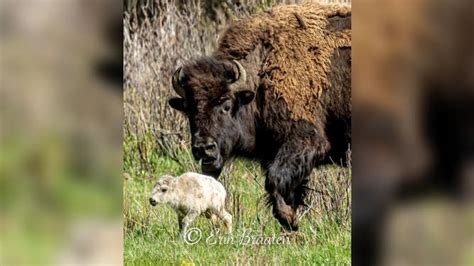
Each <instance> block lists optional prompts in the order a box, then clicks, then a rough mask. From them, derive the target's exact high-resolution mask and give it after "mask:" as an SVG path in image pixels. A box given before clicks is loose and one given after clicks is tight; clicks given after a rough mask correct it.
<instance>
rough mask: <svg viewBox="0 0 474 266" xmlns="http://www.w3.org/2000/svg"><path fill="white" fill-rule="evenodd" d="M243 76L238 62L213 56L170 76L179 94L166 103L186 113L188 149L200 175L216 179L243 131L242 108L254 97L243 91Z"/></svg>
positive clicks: (186, 66)
mask: <svg viewBox="0 0 474 266" xmlns="http://www.w3.org/2000/svg"><path fill="white" fill-rule="evenodd" d="M246 75H247V74H246V71H245V69H244V67H243V66H242V65H241V64H240V63H239V62H237V61H228V60H224V61H223V60H216V59H214V58H204V59H200V60H197V61H195V62H193V63H191V64H188V65H185V66H183V67H181V68H178V70H176V72H175V73H174V75H173V78H172V83H173V89H174V90H175V92H176V93H177V94H178V95H179V96H181V97H179V98H172V99H170V100H169V104H170V106H171V107H172V108H174V109H177V110H179V111H182V112H184V113H185V114H186V115H187V117H188V119H189V125H190V130H191V139H192V152H193V155H194V157H195V159H196V160H200V161H201V168H202V171H203V173H204V174H207V175H211V176H213V177H216V178H217V177H218V176H219V174H220V172H221V170H222V167H223V166H224V163H225V162H226V160H228V159H229V158H230V157H231V155H232V152H233V150H234V148H235V147H236V146H238V145H239V141H240V140H241V139H243V138H244V135H245V134H246V133H245V132H246V130H245V123H248V121H245V120H246V119H245V115H244V111H243V109H244V108H242V107H243V106H245V105H247V104H249V103H250V102H252V100H253V99H254V96H255V93H254V92H253V91H250V90H246V87H247V86H246V84H247V82H246ZM247 120H248V119H247Z"/></svg>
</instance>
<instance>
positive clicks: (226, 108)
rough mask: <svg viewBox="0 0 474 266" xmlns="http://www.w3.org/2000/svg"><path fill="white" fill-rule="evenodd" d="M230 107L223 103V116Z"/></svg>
mask: <svg viewBox="0 0 474 266" xmlns="http://www.w3.org/2000/svg"><path fill="white" fill-rule="evenodd" d="M231 107H232V106H231V105H230V103H225V104H224V106H223V107H222V113H223V114H225V113H228V112H229V111H230V108H231Z"/></svg>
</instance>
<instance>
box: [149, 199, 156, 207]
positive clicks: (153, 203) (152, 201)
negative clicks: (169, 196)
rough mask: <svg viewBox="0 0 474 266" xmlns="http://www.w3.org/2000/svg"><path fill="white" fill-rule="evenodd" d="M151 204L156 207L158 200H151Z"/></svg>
mask: <svg viewBox="0 0 474 266" xmlns="http://www.w3.org/2000/svg"><path fill="white" fill-rule="evenodd" d="M150 204H151V205H152V206H155V205H156V200H154V199H153V198H150Z"/></svg>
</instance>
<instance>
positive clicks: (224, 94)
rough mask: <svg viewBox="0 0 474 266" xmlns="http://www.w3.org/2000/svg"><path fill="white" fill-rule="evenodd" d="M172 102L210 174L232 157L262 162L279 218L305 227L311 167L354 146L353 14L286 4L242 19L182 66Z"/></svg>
mask: <svg viewBox="0 0 474 266" xmlns="http://www.w3.org/2000/svg"><path fill="white" fill-rule="evenodd" d="M172 82H173V88H174V90H175V91H176V93H177V94H179V96H180V98H172V99H170V101H169V104H170V105H171V107H173V108H175V109H177V110H180V111H182V112H184V113H185V114H186V115H187V116H188V118H189V123H190V130H191V135H192V151H193V154H194V156H195V158H196V159H198V160H201V165H202V171H203V172H204V173H206V174H209V175H212V176H214V177H218V176H219V174H220V172H221V169H222V167H223V166H224V163H225V162H226V161H227V160H228V159H229V158H231V157H233V156H243V157H247V158H252V159H256V160H259V161H260V162H261V165H262V166H263V168H264V169H265V171H266V175H267V179H266V183H265V189H266V190H267V192H268V194H269V202H270V203H271V204H272V205H273V214H274V216H275V218H277V219H278V221H279V222H280V223H281V224H282V226H283V227H284V228H285V229H288V230H297V228H298V223H297V218H296V210H297V208H298V207H299V206H300V205H302V204H303V201H304V198H305V195H306V193H307V183H308V181H309V180H308V178H309V175H310V173H311V170H312V169H313V168H314V167H316V166H318V165H320V164H322V163H325V162H328V161H330V160H333V161H336V162H339V161H340V160H341V158H344V157H345V152H346V150H347V149H348V146H349V143H350V140H351V131H350V123H351V101H350V95H351V11H350V8H349V7H343V6H335V5H319V4H304V5H300V6H298V5H289V6H278V7H275V8H273V9H272V10H270V11H267V12H265V13H262V14H259V15H256V16H253V17H248V18H243V19H241V20H239V21H237V22H235V23H233V24H232V25H231V26H230V27H229V28H228V29H227V30H226V32H225V33H224V35H223V37H222V39H221V40H220V44H219V47H218V49H217V51H215V52H214V54H213V55H212V56H209V57H204V58H200V59H197V60H195V61H191V62H189V63H187V64H185V65H184V66H182V67H180V68H178V69H177V71H176V72H175V74H174V76H173V80H172Z"/></svg>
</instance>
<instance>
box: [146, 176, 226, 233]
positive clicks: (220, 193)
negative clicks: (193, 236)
mask: <svg viewBox="0 0 474 266" xmlns="http://www.w3.org/2000/svg"><path fill="white" fill-rule="evenodd" d="M225 198H226V191H225V188H224V186H222V184H221V183H219V181H217V180H216V179H214V178H213V177H210V176H206V175H201V174H197V173H191V172H189V173H185V174H183V175H181V176H178V177H173V176H170V175H165V176H162V177H160V178H159V179H158V181H157V183H156V185H155V186H154V188H153V192H152V194H151V197H150V204H151V205H153V206H155V205H157V204H160V203H166V204H168V205H170V206H171V207H172V208H173V209H174V210H175V211H176V212H177V214H178V222H179V229H180V234H181V235H182V236H184V234H185V233H186V230H187V227H188V226H189V225H190V224H191V223H192V222H193V220H194V219H196V217H198V216H199V215H200V214H202V213H204V214H205V215H206V217H207V218H211V219H212V220H215V217H216V216H217V217H219V218H220V219H222V220H223V221H224V224H225V226H226V228H227V231H228V232H231V231H232V215H230V214H229V213H228V212H227V211H226V210H225ZM213 222H214V221H213Z"/></svg>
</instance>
